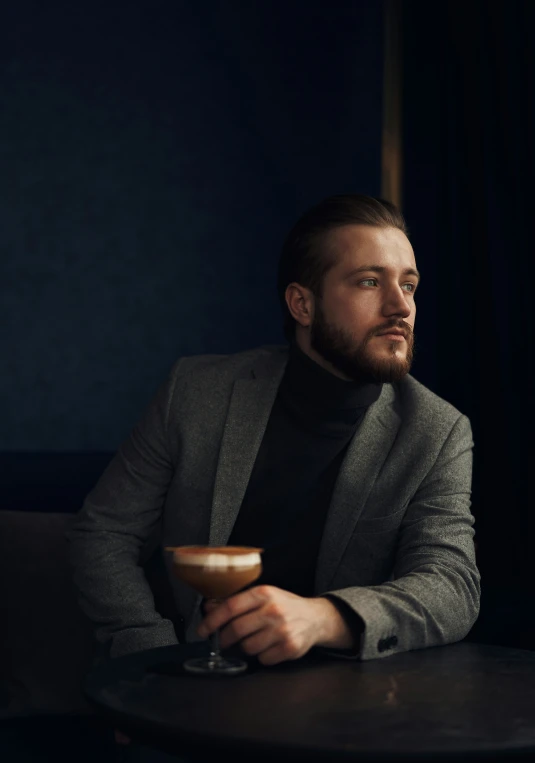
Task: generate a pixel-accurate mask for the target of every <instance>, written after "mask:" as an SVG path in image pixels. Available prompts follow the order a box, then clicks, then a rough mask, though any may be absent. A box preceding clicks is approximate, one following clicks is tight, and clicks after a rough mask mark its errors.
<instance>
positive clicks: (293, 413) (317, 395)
mask: <svg viewBox="0 0 535 763" xmlns="http://www.w3.org/2000/svg"><path fill="white" fill-rule="evenodd" d="M381 388H382V385H381V384H374V383H371V384H357V383H356V382H349V381H345V380H343V379H340V378H338V377H337V376H335V375H334V374H332V373H330V372H329V371H326V370H325V369H323V368H322V367H321V366H320V365H318V364H317V363H316V362H315V361H313V360H312V359H311V358H309V357H308V355H306V354H305V353H303V352H302V351H301V350H300V349H299V348H298V347H297V345H296V344H292V345H291V347H290V353H289V358H288V364H287V367H286V370H285V373H284V376H283V378H282V381H281V384H280V386H279V390H278V393H277V397H276V399H275V403H274V405H273V409H272V411H271V416H270V418H269V421H268V424H267V428H266V432H265V434H264V437H263V440H262V444H261V446H260V450H259V452H258V456H257V458H256V461H255V464H254V467H253V471H252V474H251V479H250V481H249V485H248V487H247V491H246V493H245V496H244V499H243V503H242V506H241V509H240V512H239V515H238V519H237V521H236V524H235V525H234V529H233V531H232V533H231V536H230V538H229V541H228V543H229V545H246V546H259V547H261V548H263V549H264V554H263V574H262V577H261V578H260V580H257V581H255V583H254V585H259V584H261V583H267V584H270V585H275V586H278V587H280V588H284V589H285V590H287V591H292V592H293V593H296V594H299V595H300V596H312V595H314V578H315V571H316V560H317V556H318V551H319V546H320V542H321V537H322V534H323V528H324V524H325V519H326V515H327V510H328V508H329V504H330V500H331V495H332V492H333V488H334V484H335V481H336V477H337V476H338V471H339V469H340V465H341V463H342V460H343V458H344V455H345V453H346V450H347V447H348V445H349V442H350V440H351V438H352V437H353V435H354V434H355V432H356V430H357V427H358V425H359V423H360V421H361V419H362V417H363V415H364V413H365V411H366V409H367V407H368V406H369V405H371V403H373V402H375V400H377V398H378V397H379V395H380V393H381Z"/></svg>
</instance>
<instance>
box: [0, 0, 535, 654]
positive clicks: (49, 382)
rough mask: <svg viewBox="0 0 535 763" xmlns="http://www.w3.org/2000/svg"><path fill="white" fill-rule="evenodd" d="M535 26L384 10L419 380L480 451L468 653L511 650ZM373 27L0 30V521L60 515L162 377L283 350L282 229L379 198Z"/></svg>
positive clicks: (527, 374) (260, 10) (222, 10)
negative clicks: (359, 196) (225, 358)
mask: <svg viewBox="0 0 535 763" xmlns="http://www.w3.org/2000/svg"><path fill="white" fill-rule="evenodd" d="M534 5H535V4H533V3H531V2H530V0H525V1H523V0H516V1H515V0H509V1H508V2H488V0H485V1H484V0H473V2H471V3H460V2H449V3H448V2H446V3H444V2H443V3H439V4H430V3H428V2H423V1H420V0H412V1H411V0H400V3H399V9H400V10H401V22H400V23H401V28H402V37H403V54H402V60H401V61H400V67H401V72H402V106H403V165H404V167H403V211H404V213H405V215H406V217H407V221H408V224H409V228H410V230H411V239H412V242H413V245H414V248H415V253H416V258H417V262H418V267H419V269H420V270H421V272H422V274H423V282H422V289H421V290H420V291H419V300H418V318H417V324H416V329H417V332H416V333H417V356H416V361H415V365H414V369H413V372H414V375H415V376H416V377H417V378H418V379H419V380H420V381H422V382H423V383H424V384H426V385H428V386H429V387H430V388H431V389H433V391H435V392H436V393H437V394H439V395H441V396H442V397H444V398H445V399H447V400H449V401H450V402H452V403H453V404H454V405H455V406H457V407H458V408H459V409H460V410H461V411H462V412H463V413H466V414H467V415H468V416H469V417H470V419H471V422H472V427H473V430H474V439H475V449H474V458H475V469H474V492H473V510H474V514H475V516H476V529H477V541H478V560H479V564H480V568H481V571H482V574H483V582H484V597H483V607H482V616H481V618H480V623H479V625H478V626H476V631H475V633H476V635H480V636H481V638H484V637H485V638H487V637H488V638H490V639H491V640H492V639H494V640H498V641H501V642H502V643H512V644H517V645H524V646H531V645H532V643H535V641H534V640H533V637H532V630H531V629H532V622H533V616H532V614H531V611H530V607H529V605H527V604H526V601H529V598H530V596H531V591H532V584H533V575H532V572H531V568H532V565H531V543H532V540H533V520H532V514H533V507H534V506H535V501H534V495H533V489H532V487H531V485H532V481H531V479H530V470H531V467H532V463H533V444H532V440H533V423H534V422H533V416H532V410H533V408H532V397H533V373H532V372H533V350H532V347H533V319H532V310H531V309H530V308H531V301H532V283H533V265H532V262H533V236H532V232H531V229H532V219H533V201H534V198H533V187H532V182H533V181H532V179H533V172H534V169H535V166H534V157H533V146H532V138H533V135H534V134H535V132H534V124H533V92H534V91H533V87H534V78H533V74H534V55H533V48H532V44H531V40H530V34H531V30H532V29H533V28H535V27H534V24H535V18H534ZM45 6H46V7H45ZM383 22H384V14H383V5H382V3H381V2H379V0H353V1H352V2H351V1H350V0H330V2H319V1H311V0H308V1H307V2H305V1H304V0H286V1H285V2H282V1H280V2H277V1H273V0H271V1H269V0H257V1H256V2H246V0H242V1H241V2H238V1H237V0H227V1H226V2H223V1H222V2H216V0H213V1H212V2H209V1H205V2H186V1H185V0H179V1H175V2H170V1H167V2H151V3H149V2H147V1H145V2H135V3H132V4H127V3H119V2H106V3H99V2H89V1H88V0H83V1H81V2H77V3H70V2H66V1H64V2H50V3H47V4H43V3H38V2H29V1H28V0H22V1H20V2H17V4H12V5H11V6H10V7H9V8H4V9H3V11H2V18H1V20H0V29H2V34H3V41H2V45H1V46H0V98H1V104H0V107H1V120H0V230H1V236H0V337H1V341H2V357H3V359H4V364H3V373H2V374H1V375H0V400H1V401H2V411H1V416H0V422H1V423H0V471H1V475H0V476H1V482H0V498H1V500H0V508H2V509H20V510H43V511H68V512H72V511H76V510H77V509H78V508H79V507H80V505H81V502H82V501H83V497H84V496H85V493H86V492H87V491H88V490H89V489H90V488H91V487H92V485H93V484H94V482H95V480H96V479H97V478H98V476H99V474H100V472H101V471H102V469H103V468H104V466H105V464H106V462H107V460H109V458H110V456H111V454H112V453H113V452H114V451H115V449H116V448H117V446H118V445H119V443H120V441H121V440H122V439H123V438H124V437H125V436H126V435H127V434H128V432H129V430H130V428H131V427H132V426H133V424H134V423H135V421H136V420H137V418H138V416H139V415H140V413H141V410H142V409H143V407H144V406H145V405H146V404H147V402H148V401H149V399H150V397H151V396H152V394H153V392H154V390H155V388H156V387H157V385H158V384H159V383H160V381H161V380H162V379H163V378H164V376H165V375H166V373H167V371H168V370H169V368H170V366H171V364H172V363H173V362H174V361H175V359H176V358H177V357H179V356H180V355H184V354H197V353H204V352H216V353H227V352H235V351H239V350H242V349H247V348H249V347H253V346H256V345H258V344H264V343H268V344H271V343H281V342H283V335H282V329H281V323H280V314H279V307H278V303H277V297H276V292H275V272H276V262H277V258H278V254H279V250H280V246H281V243H282V239H283V237H284V235H285V233H286V232H287V230H288V228H289V227H290V226H291V224H292V223H293V222H294V221H295V219H296V218H297V216H298V215H300V214H301V213H302V212H303V211H304V210H305V209H306V208H307V207H308V206H309V205H311V204H312V203H314V202H316V201H319V200H320V199H321V198H323V197H325V196H328V195H330V194H332V193H340V192H351V191H357V192H364V193H370V194H373V195H379V194H380V192H381V129H382V117H383V54H384V50H383V47H384V46H383V40H384V26H383ZM477 627H479V628H480V631H477Z"/></svg>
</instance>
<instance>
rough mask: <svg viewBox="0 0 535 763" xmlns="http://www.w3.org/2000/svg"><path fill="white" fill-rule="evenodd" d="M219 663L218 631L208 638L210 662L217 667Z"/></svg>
mask: <svg viewBox="0 0 535 763" xmlns="http://www.w3.org/2000/svg"><path fill="white" fill-rule="evenodd" d="M220 661H221V647H220V645H219V629H218V630H216V631H214V632H213V633H212V634H211V636H210V662H211V663H213V664H214V665H217V663H218V662H220Z"/></svg>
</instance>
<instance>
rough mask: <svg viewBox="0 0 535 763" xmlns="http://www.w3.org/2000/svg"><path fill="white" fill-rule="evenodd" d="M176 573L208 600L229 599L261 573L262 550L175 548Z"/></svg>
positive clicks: (228, 547) (214, 547)
mask: <svg viewBox="0 0 535 763" xmlns="http://www.w3.org/2000/svg"><path fill="white" fill-rule="evenodd" d="M166 551H172V552H173V571H174V574H175V575H176V576H177V578H179V579H180V580H182V581H183V582H184V583H187V584H188V585H189V586H191V587H192V588H194V589H195V590H196V591H197V592H198V593H200V594H201V595H202V596H204V597H205V598H206V599H226V598H227V597H228V596H232V594H234V593H237V592H238V591H240V590H241V589H242V588H245V587H246V586H247V585H249V584H250V583H253V582H254V581H255V580H257V578H259V577H260V575H261V573H262V560H261V558H260V554H261V552H262V549H260V548H251V547H248V546H176V547H170V546H168V547H167V548H166Z"/></svg>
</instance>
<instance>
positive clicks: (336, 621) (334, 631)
mask: <svg viewBox="0 0 535 763" xmlns="http://www.w3.org/2000/svg"><path fill="white" fill-rule="evenodd" d="M315 601H316V602H317V603H318V604H319V605H320V607H321V613H322V616H321V619H320V621H321V627H320V628H319V633H318V641H317V643H316V646H318V647H322V648H324V649H358V648H359V646H360V635H361V634H362V632H363V630H364V628H363V627H362V628H360V629H358V628H357V630H359V633H356V632H355V631H356V629H355V627H351V626H350V624H349V622H348V619H347V618H346V617H345V616H344V614H343V612H342V609H341V607H339V606H337V604H338V602H336V603H335V602H334V601H333V600H332V599H331V598H330V597H326V596H321V597H319V598H317V599H315ZM359 619H360V618H359Z"/></svg>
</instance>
